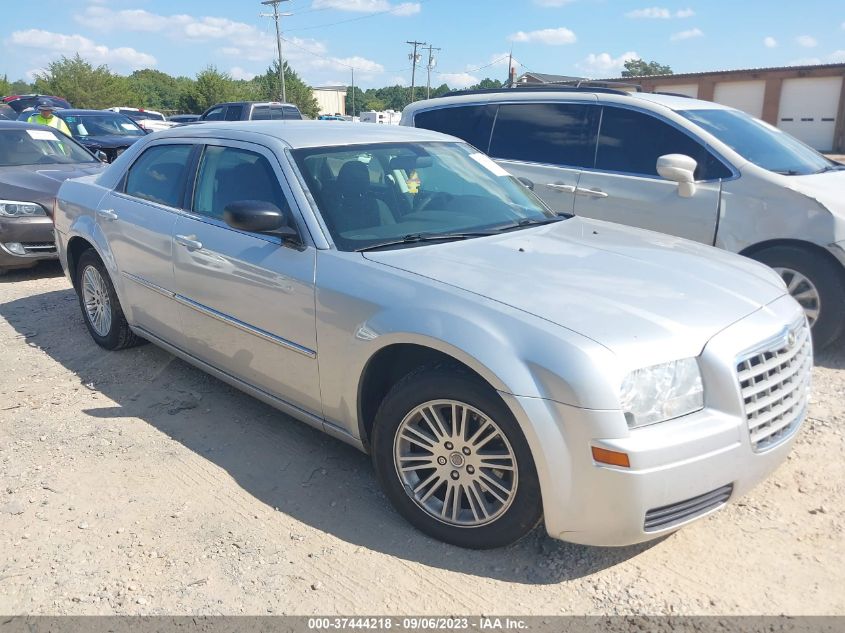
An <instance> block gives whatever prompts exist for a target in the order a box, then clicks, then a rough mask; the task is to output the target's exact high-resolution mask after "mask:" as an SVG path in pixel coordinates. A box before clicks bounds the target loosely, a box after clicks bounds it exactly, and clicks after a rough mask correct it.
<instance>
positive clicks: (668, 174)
mask: <svg viewBox="0 0 845 633" xmlns="http://www.w3.org/2000/svg"><path fill="white" fill-rule="evenodd" d="M696 167H698V163H697V162H696V161H695V159H694V158H690V157H689V156H686V155H684V154H666V155H665V156H661V157H660V158H658V159H657V173H658V174H660V176H661V177H663V178H665V179H666V180H672V181H674V182H676V183H678V195H679V196H681V197H682V198H691V197H692V196H693V195H695V168H696Z"/></svg>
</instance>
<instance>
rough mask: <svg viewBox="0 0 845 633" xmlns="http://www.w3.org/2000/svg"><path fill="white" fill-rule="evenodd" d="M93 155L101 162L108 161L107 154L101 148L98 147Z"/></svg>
mask: <svg viewBox="0 0 845 633" xmlns="http://www.w3.org/2000/svg"><path fill="white" fill-rule="evenodd" d="M94 155H95V156H96V157H97V159H98V160H99V161H100V162H101V163H107V162H109V157H108V155H107V154H106V153H105V152H104V151H103V150H101V149H100V150H97V152H96V154H94Z"/></svg>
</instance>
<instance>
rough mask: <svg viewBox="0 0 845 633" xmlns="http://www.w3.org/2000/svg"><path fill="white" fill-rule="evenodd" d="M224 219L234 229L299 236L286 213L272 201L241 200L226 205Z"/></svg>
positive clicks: (286, 237)
mask: <svg viewBox="0 0 845 633" xmlns="http://www.w3.org/2000/svg"><path fill="white" fill-rule="evenodd" d="M223 221H224V222H225V223H226V224H228V225H229V226H231V227H232V228H233V229H239V230H241V231H249V232H250V233H273V234H275V235H280V236H281V237H282V238H283V239H290V238H294V237H297V232H296V229H294V228H293V227H291V226H290V225H289V224H288V222H287V218H285V214H284V213H282V210H281V209H279V207H277V206H276V205H275V204H273V203H272V202H264V201H261V200H239V201H237V202H232V203H231V204H228V205H226V208H225V209H223Z"/></svg>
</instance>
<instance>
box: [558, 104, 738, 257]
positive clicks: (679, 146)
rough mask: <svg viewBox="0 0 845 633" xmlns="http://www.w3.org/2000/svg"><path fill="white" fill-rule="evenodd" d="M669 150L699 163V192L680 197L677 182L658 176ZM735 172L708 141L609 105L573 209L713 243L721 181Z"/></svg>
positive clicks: (646, 115) (644, 114)
mask: <svg viewBox="0 0 845 633" xmlns="http://www.w3.org/2000/svg"><path fill="white" fill-rule="evenodd" d="M666 154H684V155H686V156H690V157H691V158H693V159H695V160H696V161H697V163H698V167H697V168H696V172H695V179H696V191H695V193H694V194H693V195H692V196H691V197H687V198H684V197H681V196H680V195H679V190H678V184H677V183H676V182H672V181H669V180H665V179H663V178H661V177H660V176H659V175H658V174H657V159H658V158H659V157H660V156H663V155H666ZM731 175H732V172H731V171H730V170H729V169H728V168H727V167H726V166H725V164H724V163H722V162H721V161H720V160H719V159H718V158H716V157H715V156H714V155H713V154H712V153H711V152H710V151H709V150H708V149H707V147H705V145H704V144H702V143H700V142H699V141H698V140H696V139H694V138H693V137H692V136H690V135H689V134H687V132H686V131H684V130H682V129H681V128H679V127H676V126H674V125H673V124H671V123H670V122H669V121H668V120H664V119H662V118H658V117H657V116H655V115H653V114H651V113H649V112H643V111H639V110H634V109H630V108H624V107H619V106H610V105H606V106H604V107H603V108H602V115H601V121H600V124H599V136H598V147H597V150H596V160H595V167H594V168H593V169H586V170H584V172H583V173H582V174H581V178H580V180H579V182H578V187H577V188H576V190H575V198H576V200H575V213H576V214H577V215H581V216H585V217H589V218H597V219H599V220H608V221H610V222H618V223H620V224H628V225H631V226H636V227H640V228H644V229H650V230H652V231H659V232H661V233H669V234H671V235H677V236H679V237H685V238H687V239H691V240H695V241H697V242H703V243H705V244H713V241H714V239H715V236H716V228H717V222H718V217H719V204H720V198H721V180H722V178H726V177H730V176H731Z"/></svg>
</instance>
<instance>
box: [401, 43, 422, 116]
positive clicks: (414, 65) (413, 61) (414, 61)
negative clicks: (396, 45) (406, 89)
mask: <svg viewBox="0 0 845 633" xmlns="http://www.w3.org/2000/svg"><path fill="white" fill-rule="evenodd" d="M405 43H406V44H410V45H411V46H413V47H414V52H413V53H411V54H410V55H408V57H409V58H410V59H411V103H413V102H414V80H415V79H416V75H417V63H418V62H419V61H420V56H419V55H418V54H417V47H418V46H425V45H426V43H425V42H418V41H417V40H413V41H410V42H405Z"/></svg>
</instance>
